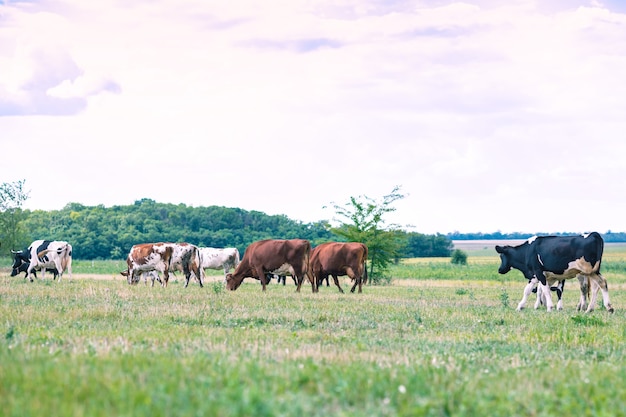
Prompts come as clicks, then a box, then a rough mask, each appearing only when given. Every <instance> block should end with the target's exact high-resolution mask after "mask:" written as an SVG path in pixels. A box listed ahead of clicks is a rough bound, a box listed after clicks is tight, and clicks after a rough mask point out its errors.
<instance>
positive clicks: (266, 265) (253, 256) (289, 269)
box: [226, 239, 317, 292]
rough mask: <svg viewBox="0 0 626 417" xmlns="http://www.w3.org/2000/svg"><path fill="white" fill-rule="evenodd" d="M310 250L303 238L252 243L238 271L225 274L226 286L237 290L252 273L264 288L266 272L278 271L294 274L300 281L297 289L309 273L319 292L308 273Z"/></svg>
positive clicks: (278, 272) (284, 273) (280, 273)
mask: <svg viewBox="0 0 626 417" xmlns="http://www.w3.org/2000/svg"><path fill="white" fill-rule="evenodd" d="M310 252H311V244H310V243H309V241H308V240H304V239H291V240H274V239H267V240H259V241H257V242H254V243H251V244H250V245H249V246H248V247H247V248H246V251H245V253H244V255H243V259H242V260H241V262H240V263H239V265H238V266H237V268H235V271H234V272H233V273H232V274H227V275H226V288H228V289H229V290H232V291H234V290H236V289H237V288H239V286H240V285H241V283H242V282H243V279H244V278H247V277H251V278H254V279H258V280H260V281H261V284H262V285H263V291H265V287H266V285H267V284H268V282H269V280H267V278H266V276H267V274H277V275H291V276H293V277H294V278H295V279H296V281H297V282H298V287H297V289H296V291H297V292H299V291H300V287H301V286H302V282H303V281H304V277H305V276H307V277H308V278H309V281H310V282H311V288H312V290H313V292H317V287H316V285H315V281H314V280H313V277H312V276H311V275H310V274H309V273H308V268H309V254H310Z"/></svg>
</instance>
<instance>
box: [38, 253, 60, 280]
mask: <svg viewBox="0 0 626 417" xmlns="http://www.w3.org/2000/svg"><path fill="white" fill-rule="evenodd" d="M54 266H55V267H56V269H57V271H59V282H61V278H63V265H61V259H59V258H58V257H57V260H56V261H54ZM45 269H46V268H43V270H44V271H45Z"/></svg>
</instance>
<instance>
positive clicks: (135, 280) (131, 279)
mask: <svg viewBox="0 0 626 417" xmlns="http://www.w3.org/2000/svg"><path fill="white" fill-rule="evenodd" d="M120 274H122V275H123V276H125V277H126V281H127V282H128V285H136V284H137V283H139V279H140V278H141V277H140V276H139V275H137V276H133V274H131V272H130V269H127V270H126V271H121V272H120Z"/></svg>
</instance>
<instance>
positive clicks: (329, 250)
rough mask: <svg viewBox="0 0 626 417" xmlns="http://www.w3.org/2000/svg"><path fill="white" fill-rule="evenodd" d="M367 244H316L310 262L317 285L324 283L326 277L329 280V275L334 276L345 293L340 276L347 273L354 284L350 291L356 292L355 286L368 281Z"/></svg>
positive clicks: (341, 290) (338, 286)
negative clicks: (340, 282)
mask: <svg viewBox="0 0 626 417" xmlns="http://www.w3.org/2000/svg"><path fill="white" fill-rule="evenodd" d="M366 261H367V246H366V245H365V244H363V243H358V242H328V243H322V244H321V245H318V246H316V247H315V248H314V249H313V251H312V252H311V260H310V262H309V265H310V270H311V274H312V275H313V277H314V279H315V282H316V285H317V286H318V287H319V285H320V284H321V283H322V281H323V280H324V279H326V280H328V276H329V275H330V276H332V277H333V280H334V282H335V285H336V286H337V288H339V292H341V293H343V289H342V288H341V285H339V280H338V279H337V277H338V276H341V275H347V276H349V277H350V279H351V280H352V281H354V285H353V286H352V289H351V290H350V292H354V290H355V288H356V287H357V285H358V287H359V292H361V286H362V284H363V282H367V267H366V265H365V262H366Z"/></svg>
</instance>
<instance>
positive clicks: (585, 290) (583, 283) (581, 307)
mask: <svg viewBox="0 0 626 417" xmlns="http://www.w3.org/2000/svg"><path fill="white" fill-rule="evenodd" d="M578 282H579V283H580V300H579V301H578V305H577V306H576V310H577V311H585V310H587V298H588V297H589V289H590V288H589V285H590V282H589V278H588V277H587V276H586V275H582V274H578Z"/></svg>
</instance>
